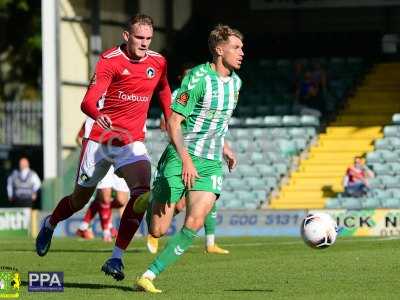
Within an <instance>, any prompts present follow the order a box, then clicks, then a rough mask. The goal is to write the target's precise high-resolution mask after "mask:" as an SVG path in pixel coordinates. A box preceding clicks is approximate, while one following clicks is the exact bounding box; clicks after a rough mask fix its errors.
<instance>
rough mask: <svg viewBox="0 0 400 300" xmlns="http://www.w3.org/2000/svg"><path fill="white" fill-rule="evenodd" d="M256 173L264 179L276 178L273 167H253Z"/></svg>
mask: <svg viewBox="0 0 400 300" xmlns="http://www.w3.org/2000/svg"><path fill="white" fill-rule="evenodd" d="M255 167H256V169H257V171H258V173H259V174H260V175H261V176H264V177H276V176H277V174H278V172H277V171H276V169H275V167H274V166H271V165H261V164H259V165H256V166H255Z"/></svg>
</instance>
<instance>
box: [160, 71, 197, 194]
mask: <svg viewBox="0 0 400 300" xmlns="http://www.w3.org/2000/svg"><path fill="white" fill-rule="evenodd" d="M196 81H197V84H196V85H195V86H194V87H192V88H191V89H189V83H192V82H191V75H190V74H188V75H187V76H186V77H185V78H184V79H183V81H182V85H181V87H180V89H179V91H178V93H177V95H176V98H175V99H174V101H173V103H172V105H171V108H172V115H171V117H170V118H169V119H168V122H167V131H168V135H169V136H170V139H171V142H172V144H173V145H174V147H175V149H176V151H177V152H178V154H179V156H180V157H181V160H182V180H183V182H184V184H185V186H187V187H188V188H191V187H192V186H193V185H194V182H195V180H196V178H198V177H199V175H198V173H197V170H196V168H195V167H194V165H193V162H192V158H191V157H190V155H189V153H188V151H187V148H186V146H185V144H184V141H183V135H182V129H181V123H182V122H183V121H184V120H185V119H186V118H187V117H189V116H190V114H191V113H192V112H193V109H194V107H195V105H196V103H197V101H198V99H200V98H201V97H202V96H203V90H204V83H203V81H202V80H200V81H198V80H196Z"/></svg>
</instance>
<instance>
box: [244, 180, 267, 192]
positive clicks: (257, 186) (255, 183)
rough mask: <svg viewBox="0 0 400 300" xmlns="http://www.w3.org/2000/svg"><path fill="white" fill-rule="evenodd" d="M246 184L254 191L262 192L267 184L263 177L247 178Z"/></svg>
mask: <svg viewBox="0 0 400 300" xmlns="http://www.w3.org/2000/svg"><path fill="white" fill-rule="evenodd" d="M246 183H247V185H248V186H250V187H251V189H252V190H261V189H264V188H265V182H264V180H263V179H262V178H261V177H247V178H246Z"/></svg>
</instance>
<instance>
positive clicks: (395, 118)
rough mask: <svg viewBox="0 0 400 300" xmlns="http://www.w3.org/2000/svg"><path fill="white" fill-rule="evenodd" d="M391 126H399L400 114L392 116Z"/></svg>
mask: <svg viewBox="0 0 400 300" xmlns="http://www.w3.org/2000/svg"><path fill="white" fill-rule="evenodd" d="M392 122H393V124H396V125H400V114H394V115H393V116H392Z"/></svg>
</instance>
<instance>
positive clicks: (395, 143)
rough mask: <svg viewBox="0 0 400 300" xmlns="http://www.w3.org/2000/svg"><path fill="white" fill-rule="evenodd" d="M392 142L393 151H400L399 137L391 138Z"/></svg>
mask: <svg viewBox="0 0 400 300" xmlns="http://www.w3.org/2000/svg"><path fill="white" fill-rule="evenodd" d="M388 140H389V141H390V145H391V146H392V149H400V138H398V137H391V138H388Z"/></svg>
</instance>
